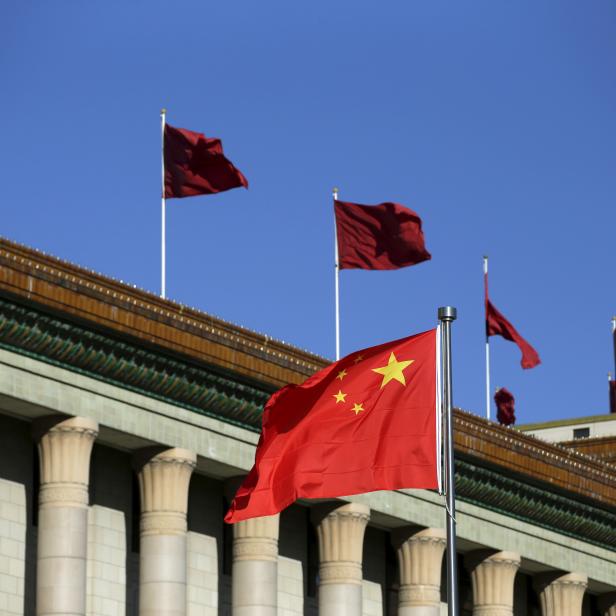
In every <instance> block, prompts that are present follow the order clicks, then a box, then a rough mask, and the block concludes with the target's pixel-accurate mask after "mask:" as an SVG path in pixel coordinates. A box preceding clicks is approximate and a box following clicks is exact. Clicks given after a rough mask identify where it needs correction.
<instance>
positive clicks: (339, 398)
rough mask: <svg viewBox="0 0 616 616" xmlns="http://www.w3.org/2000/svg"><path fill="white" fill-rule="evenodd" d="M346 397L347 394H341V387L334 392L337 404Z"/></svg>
mask: <svg viewBox="0 0 616 616" xmlns="http://www.w3.org/2000/svg"><path fill="white" fill-rule="evenodd" d="M346 397H347V394H343V393H342V389H339V390H338V393H337V394H334V398H336V404H338V402H344V399H345V398H346Z"/></svg>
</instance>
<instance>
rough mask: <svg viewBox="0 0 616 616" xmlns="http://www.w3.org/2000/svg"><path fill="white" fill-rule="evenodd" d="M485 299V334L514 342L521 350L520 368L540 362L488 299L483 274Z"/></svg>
mask: <svg viewBox="0 0 616 616" xmlns="http://www.w3.org/2000/svg"><path fill="white" fill-rule="evenodd" d="M485 301H486V336H502V337H503V338H504V339H505V340H509V341H511V342H515V343H516V344H517V345H518V347H519V349H520V351H522V360H521V361H520V364H521V365H522V368H525V369H526V368H534V367H535V366H538V365H539V364H540V363H541V359H539V354H538V353H537V351H535V349H534V348H533V347H532V346H531V345H530V344H528V342H526V340H524V338H522V336H520V334H519V333H518V331H517V330H516V328H515V327H514V326H513V325H512V324H511V323H510V322H509V321H508V320H507V319H506V318H505V316H504V315H503V314H502V313H501V312H500V311H499V310H497V309H496V307H495V306H494V304H492V302H491V301H490V300H489V299H488V276H487V275H486V276H485Z"/></svg>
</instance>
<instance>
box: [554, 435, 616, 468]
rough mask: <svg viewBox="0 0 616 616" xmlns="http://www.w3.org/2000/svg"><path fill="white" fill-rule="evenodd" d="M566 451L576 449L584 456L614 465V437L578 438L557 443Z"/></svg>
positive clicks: (615, 442) (615, 444)
mask: <svg viewBox="0 0 616 616" xmlns="http://www.w3.org/2000/svg"><path fill="white" fill-rule="evenodd" d="M558 444H559V445H560V446H561V447H566V448H567V449H576V450H577V451H579V452H580V453H583V454H584V455H586V456H589V457H591V458H595V459H597V460H601V461H602V462H607V463H609V464H616V436H596V437H593V438H580V439H575V440H572V441H564V442H563V441H561V442H559V443H558Z"/></svg>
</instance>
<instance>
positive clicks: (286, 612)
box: [278, 556, 304, 616]
mask: <svg viewBox="0 0 616 616" xmlns="http://www.w3.org/2000/svg"><path fill="white" fill-rule="evenodd" d="M303 615H304V576H303V573H302V563H301V561H299V560H295V559H293V558H287V557H285V556H279V557H278V616H303Z"/></svg>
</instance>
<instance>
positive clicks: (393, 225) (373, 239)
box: [334, 201, 432, 270]
mask: <svg viewBox="0 0 616 616" xmlns="http://www.w3.org/2000/svg"><path fill="white" fill-rule="evenodd" d="M334 211H335V214H336V231H337V235H338V263H339V267H340V269H368V270H389V269H398V268H399V267H406V266H407V265H415V264H416V263H421V262H422V261H427V260H428V259H431V258H432V255H431V254H430V253H429V252H428V251H427V250H426V247H425V245H424V236H423V231H422V230H421V218H419V216H418V215H417V214H416V213H415V212H413V211H412V210H409V209H408V208H406V207H404V206H403V205H399V204H397V203H381V204H380V205H360V204H358V203H346V202H344V201H335V202H334Z"/></svg>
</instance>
